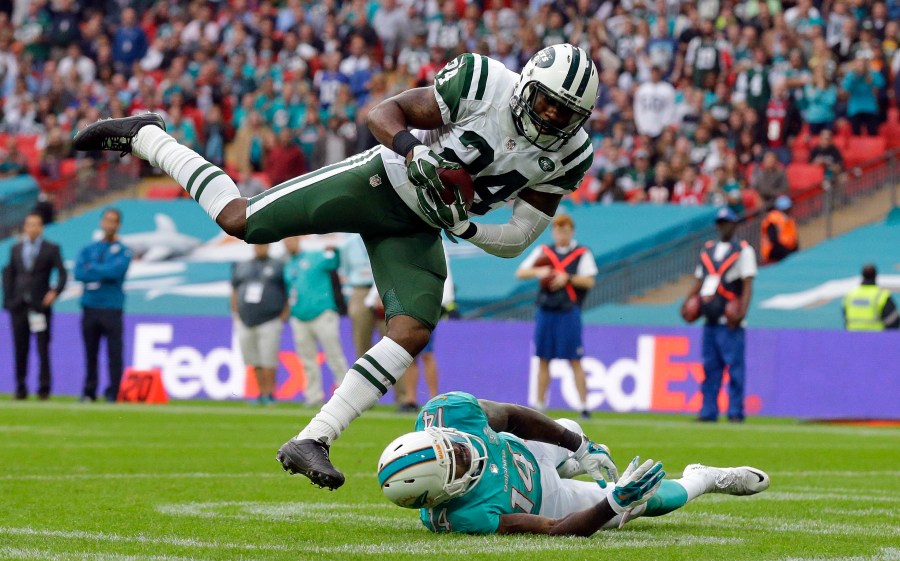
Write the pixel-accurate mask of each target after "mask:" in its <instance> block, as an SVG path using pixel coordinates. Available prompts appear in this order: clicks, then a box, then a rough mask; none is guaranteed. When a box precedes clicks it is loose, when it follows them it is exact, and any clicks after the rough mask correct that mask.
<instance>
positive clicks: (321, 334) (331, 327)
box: [284, 236, 347, 407]
mask: <svg viewBox="0 0 900 561" xmlns="http://www.w3.org/2000/svg"><path fill="white" fill-rule="evenodd" d="M284 246H285V248H287V251H288V256H289V257H288V260H287V263H286V264H285V266H284V283H285V285H286V286H287V291H288V305H289V306H290V308H291V319H290V321H291V331H293V333H294V346H295V347H296V349H297V354H298V355H300V360H301V362H302V363H303V370H304V372H305V373H306V390H305V391H304V397H305V398H306V404H307V405H309V406H316V407H318V406H319V405H321V404H322V403H323V402H324V400H325V392H324V390H323V388H322V371H321V369H320V368H319V362H318V360H317V359H318V352H317V349H316V343H318V344H319V345H321V346H322V351H323V352H324V353H325V359H326V361H327V363H328V368H330V369H331V373H332V375H333V376H334V383H335V387H336V386H337V385H339V384H340V383H341V381H342V380H343V378H344V374H345V373H346V372H347V359H346V357H345V356H344V348H343V346H342V345H341V337H340V317H339V316H338V312H337V303H336V301H335V295H334V289H333V288H332V282H331V273H332V272H333V271H335V270H337V268H338V265H339V264H340V259H339V258H338V255H337V252H336V251H335V250H334V249H332V248H326V249H325V250H308V249H301V242H300V237H299V236H296V237H293V238H286V239H285V240H284Z"/></svg>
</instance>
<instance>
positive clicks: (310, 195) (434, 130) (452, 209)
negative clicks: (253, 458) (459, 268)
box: [74, 44, 599, 489]
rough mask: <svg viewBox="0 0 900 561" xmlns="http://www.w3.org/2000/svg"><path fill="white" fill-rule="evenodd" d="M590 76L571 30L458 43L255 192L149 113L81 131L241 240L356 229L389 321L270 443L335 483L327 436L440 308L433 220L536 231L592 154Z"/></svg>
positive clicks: (488, 236)
mask: <svg viewBox="0 0 900 561" xmlns="http://www.w3.org/2000/svg"><path fill="white" fill-rule="evenodd" d="M598 84H599V81H598V77H597V69H596V67H595V66H594V63H593V61H592V60H591V58H590V56H589V55H588V54H587V53H586V52H585V51H583V50H581V49H580V48H577V47H573V46H572V45H568V44H562V45H553V46H550V47H547V48H545V49H543V50H541V51H540V52H538V53H537V54H535V55H534V56H533V57H532V58H531V60H529V61H528V63H527V64H526V65H525V68H524V69H523V70H522V73H521V74H516V73H514V72H511V71H509V70H507V69H506V67H505V66H503V64H501V63H500V62H497V61H495V60H492V59H489V58H487V57H485V56H481V55H477V54H471V53H469V54H464V55H460V56H459V57H457V58H455V59H454V60H452V61H451V62H449V63H448V64H447V65H446V66H445V67H444V68H443V69H442V70H441V71H440V72H438V73H437V75H436V76H435V79H434V84H433V85H431V86H428V87H423V88H415V89H412V90H408V91H406V92H403V93H400V94H398V95H396V96H394V97H391V98H389V99H386V100H385V101H383V102H381V103H380V104H378V105H377V106H375V107H374V108H373V109H372V110H371V111H370V112H369V115H368V125H369V128H370V130H371V131H372V133H373V134H374V136H375V138H377V139H378V141H379V142H381V145H380V146H377V147H375V148H373V149H371V150H367V151H365V152H363V153H361V154H358V155H355V156H352V157H350V158H348V159H346V160H344V161H342V162H339V163H336V164H333V165H330V166H326V167H324V168H322V169H319V170H316V171H313V172H311V173H308V174H306V175H302V176H300V177H297V178H294V179H291V180H289V181H286V182H284V183H282V184H280V185H276V186H275V187H273V188H271V189H269V190H267V191H265V192H263V193H261V194H259V195H257V196H255V197H251V198H243V197H241V196H240V193H239V192H238V190H237V187H236V186H235V184H234V182H233V181H232V180H231V179H230V178H229V177H228V176H227V175H226V174H225V172H223V171H222V170H221V169H219V168H217V167H215V166H214V165H213V164H211V163H209V162H207V161H206V160H204V159H203V158H202V157H201V156H200V155H199V154H197V153H196V152H194V151H192V150H190V149H189V148H187V147H185V146H182V145H180V144H178V143H177V142H176V141H175V139H174V138H172V137H171V136H169V135H168V134H166V132H165V124H164V122H163V120H162V118H160V117H159V116H158V115H155V114H153V113H148V114H142V115H137V116H133V117H125V118H122V119H110V120H105V121H98V122H96V123H93V124H91V125H88V126H87V127H85V128H84V129H83V130H81V131H80V132H79V133H78V134H77V135H76V136H75V140H74V145H75V148H76V149H78V150H87V151H91V150H111V151H119V152H122V153H123V154H125V153H131V154H134V155H136V156H138V157H140V158H143V159H145V160H147V161H149V162H150V163H151V164H152V165H154V166H156V167H159V168H161V169H162V170H163V171H165V172H166V173H167V174H169V175H170V176H171V177H172V178H174V179H175V180H176V181H177V182H178V183H179V184H180V185H181V186H182V187H184V189H185V190H186V191H187V192H188V194H189V195H191V197H193V198H194V199H195V200H196V201H197V202H198V203H199V204H200V206H202V207H203V208H204V210H206V211H207V213H208V214H209V216H210V217H211V218H213V219H214V220H215V221H216V223H217V224H219V226H220V227H221V228H222V229H223V230H224V231H225V232H226V233H228V234H231V235H233V236H236V237H238V238H241V239H243V240H245V241H247V242H248V243H270V242H274V241H277V240H280V239H283V238H285V237H289V236H296V235H301V234H321V233H328V232H354V233H359V234H361V235H362V237H363V240H364V241H365V244H366V249H367V251H368V253H369V257H370V258H371V261H372V270H373V273H374V277H375V284H376V286H377V287H378V292H379V293H380V295H381V299H382V301H383V302H384V305H385V314H386V317H387V322H388V323H387V332H386V334H385V337H384V338H383V339H382V340H381V341H379V342H378V343H377V344H376V345H375V346H374V347H372V348H371V349H370V350H369V352H367V353H366V354H365V355H363V356H362V357H360V358H359V359H358V360H357V361H356V363H355V364H354V365H353V366H352V367H351V369H350V371H349V372H348V373H347V375H346V376H345V378H344V381H343V383H342V384H341V385H340V387H339V388H338V389H337V391H336V392H335V393H334V396H333V397H332V398H331V399H330V400H329V401H328V403H326V404H325V405H324V406H323V407H322V409H321V410H320V411H319V413H318V414H317V415H316V416H315V418H313V419H312V421H311V422H310V423H309V424H308V425H307V426H306V427H305V428H304V429H303V430H302V431H301V432H300V434H299V435H297V436H296V437H294V438H292V439H291V440H289V441H288V442H287V443H285V444H284V445H283V446H282V447H281V448H280V449H279V451H278V454H277V459H278V460H279V461H280V462H281V464H282V466H283V467H284V469H286V470H289V471H290V472H292V473H301V474H303V475H305V476H307V477H308V478H309V479H310V480H311V481H312V482H313V483H314V484H316V485H319V486H321V487H328V488H330V489H335V488H337V487H339V486H341V485H342V484H343V483H344V475H343V474H342V473H341V472H340V471H338V470H337V469H336V468H335V467H334V466H333V465H332V464H331V461H330V459H329V448H330V445H331V443H332V442H333V441H334V440H335V439H337V438H338V436H339V435H340V434H341V432H343V431H344V430H345V429H346V428H347V426H348V425H349V424H350V422H352V421H353V420H354V419H356V418H357V417H358V416H359V415H361V414H362V412H363V411H365V410H367V409H369V408H370V407H372V406H373V405H375V403H377V402H378V400H379V399H380V398H381V396H383V395H384V394H385V393H386V392H387V391H388V389H389V388H390V387H391V386H392V385H393V384H394V383H395V382H396V381H397V379H398V378H399V377H400V376H401V375H402V374H403V372H404V371H405V370H406V368H407V367H408V366H409V365H410V364H411V363H412V360H413V357H414V356H415V355H416V354H418V353H419V351H421V349H422V348H423V347H424V346H425V344H426V343H427V342H428V340H429V338H430V335H431V331H432V330H433V329H434V327H435V324H436V323H437V321H438V317H439V315H440V310H441V294H442V292H443V285H444V278H445V276H446V264H445V259H444V254H443V245H442V242H441V230H442V229H443V230H446V231H448V232H449V233H450V234H451V235H453V236H456V237H460V238H463V239H466V240H468V241H469V242H470V243H472V244H474V245H476V246H478V247H480V248H481V249H483V250H484V251H486V252H488V253H491V254H494V255H498V256H501V257H515V256H517V255H519V254H520V253H522V251H524V250H525V248H527V247H528V246H529V245H531V243H532V242H533V241H534V240H535V239H536V238H537V237H538V236H539V235H540V233H541V232H543V231H544V229H545V228H546V227H547V224H549V223H550V220H551V218H552V217H553V215H554V213H555V212H556V209H557V206H558V205H559V202H560V200H561V199H562V197H563V195H565V194H566V193H568V192H570V191H573V190H575V189H576V188H577V187H578V185H579V183H580V182H581V180H582V178H583V176H584V174H585V172H586V171H587V170H588V168H590V165H591V161H592V159H593V150H592V148H591V142H590V140H589V138H588V136H587V133H586V132H585V131H584V130H583V129H582V126H583V125H584V123H585V121H586V120H587V118H588V116H589V115H590V113H591V109H592V108H593V106H594V102H595V100H596V97H597V88H598ZM459 167H462V169H464V170H465V171H466V172H467V173H468V174H469V175H470V176H472V178H473V180H474V189H475V197H474V201H473V202H472V204H471V207H468V205H467V202H466V201H465V200H464V198H463V196H462V194H461V193H460V192H459V191H458V190H457V189H455V188H452V190H453V191H455V192H454V197H453V200H454V202H453V203H451V204H447V203H444V202H443V201H442V200H441V197H440V194H441V192H442V191H443V189H444V187H443V185H442V183H441V180H440V179H439V177H438V172H439V170H440V168H449V169H458V168H459ZM507 201H513V212H512V217H511V218H510V220H509V221H508V222H507V223H506V224H502V225H496V224H481V223H478V222H477V220H470V219H469V217H470V215H481V214H484V213H486V212H489V211H490V210H492V209H494V208H497V207H499V206H502V205H503V204H504V203H505V202H507Z"/></svg>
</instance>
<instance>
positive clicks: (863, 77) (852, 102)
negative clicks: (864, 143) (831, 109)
mask: <svg viewBox="0 0 900 561" xmlns="http://www.w3.org/2000/svg"><path fill="white" fill-rule="evenodd" d="M841 87H842V88H843V89H844V90H845V91H846V92H847V95H848V96H849V97H848V99H847V116H848V117H850V125H851V126H852V127H853V134H860V133H861V132H862V128H863V126H865V127H866V131H867V132H868V133H869V135H871V136H875V135H876V134H878V125H880V124H881V123H880V118H879V116H878V94H879V92H880V91H881V88H883V87H884V76H882V75H881V73H880V72H875V71H874V70H872V69H870V68H869V61H868V59H867V58H865V57H859V56H858V57H857V58H856V60H854V61H853V67H852V70H851V71H850V72H848V73H847V75H846V76H844V81H843V82H842V83H841Z"/></svg>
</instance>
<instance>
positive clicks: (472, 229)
mask: <svg viewBox="0 0 900 561" xmlns="http://www.w3.org/2000/svg"><path fill="white" fill-rule="evenodd" d="M476 232H478V227H477V226H475V224H474V223H472V222H469V226H468V227H467V228H466V229H465V230H463V231H462V232H459V233H456V235H457V236H459V237H460V238H462V239H464V240H467V239H469V238H471V237H472V236H474V235H475V233H476Z"/></svg>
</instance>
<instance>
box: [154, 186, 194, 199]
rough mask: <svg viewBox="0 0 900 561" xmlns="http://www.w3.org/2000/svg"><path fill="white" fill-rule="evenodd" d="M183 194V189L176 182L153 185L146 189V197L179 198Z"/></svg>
mask: <svg viewBox="0 0 900 561" xmlns="http://www.w3.org/2000/svg"><path fill="white" fill-rule="evenodd" d="M184 195H185V190H184V189H182V188H181V186H180V185H177V184H166V185H154V186H152V187H150V188H149V189H147V194H146V197H147V198H148V199H180V198H181V197H183V196H184Z"/></svg>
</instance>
